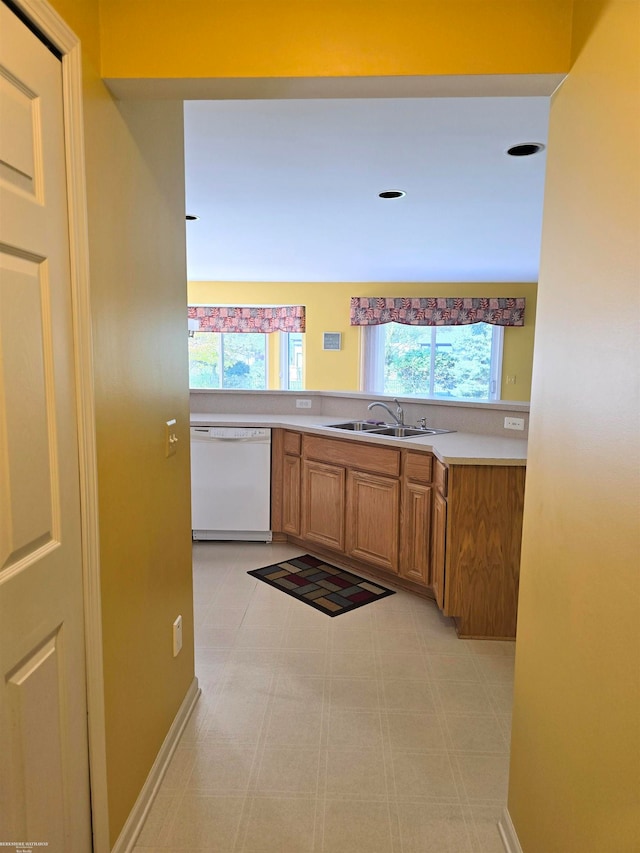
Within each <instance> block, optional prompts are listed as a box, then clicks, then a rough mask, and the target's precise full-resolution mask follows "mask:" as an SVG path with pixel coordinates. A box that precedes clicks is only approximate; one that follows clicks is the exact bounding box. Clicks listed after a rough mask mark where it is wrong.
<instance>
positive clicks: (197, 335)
mask: <svg viewBox="0 0 640 853" xmlns="http://www.w3.org/2000/svg"><path fill="white" fill-rule="evenodd" d="M189 387H190V388H242V389H247V390H251V391H256V390H264V389H265V388H266V387H267V336H266V335H265V334H261V333H254V334H251V335H247V334H244V333H242V332H194V333H193V334H192V335H190V336H189Z"/></svg>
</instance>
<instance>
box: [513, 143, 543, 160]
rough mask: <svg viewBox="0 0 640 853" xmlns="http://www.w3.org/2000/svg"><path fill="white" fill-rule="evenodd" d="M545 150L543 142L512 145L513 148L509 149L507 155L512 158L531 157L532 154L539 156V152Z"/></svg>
mask: <svg viewBox="0 0 640 853" xmlns="http://www.w3.org/2000/svg"><path fill="white" fill-rule="evenodd" d="M543 150H544V145H543V144H542V142H521V143H520V144H519V145H512V146H511V148H507V154H510V155H511V156H512V157H530V156H531V155H532V154H537V153H538V151H543Z"/></svg>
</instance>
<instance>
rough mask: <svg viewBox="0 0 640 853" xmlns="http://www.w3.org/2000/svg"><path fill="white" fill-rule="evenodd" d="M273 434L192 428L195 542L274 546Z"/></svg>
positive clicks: (242, 429) (250, 429) (255, 430)
mask: <svg viewBox="0 0 640 853" xmlns="http://www.w3.org/2000/svg"><path fill="white" fill-rule="evenodd" d="M270 522H271V430H270V429H262V428H258V427H217V426H192V427H191V527H192V530H193V538H194V539H239V540H245V541H255V542H271V529H270V527H271V523H270Z"/></svg>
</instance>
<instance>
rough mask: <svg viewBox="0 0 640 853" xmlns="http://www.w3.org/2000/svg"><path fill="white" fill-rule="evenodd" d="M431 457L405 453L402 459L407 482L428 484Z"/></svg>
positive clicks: (431, 464) (431, 462) (431, 463)
mask: <svg viewBox="0 0 640 853" xmlns="http://www.w3.org/2000/svg"><path fill="white" fill-rule="evenodd" d="M432 470H433V456H432V455H431V454H430V453H407V454H406V456H405V459H404V476H405V477H406V479H407V480H417V481H418V482H419V483H430V482H431V472H432Z"/></svg>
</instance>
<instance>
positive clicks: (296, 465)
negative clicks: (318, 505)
mask: <svg viewBox="0 0 640 853" xmlns="http://www.w3.org/2000/svg"><path fill="white" fill-rule="evenodd" d="M301 473H302V461H301V459H300V457H299V456H289V455H287V454H285V456H284V457H283V459H282V531H283V532H284V533H290V534H291V535H292V536H299V535H300V487H301Z"/></svg>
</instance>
